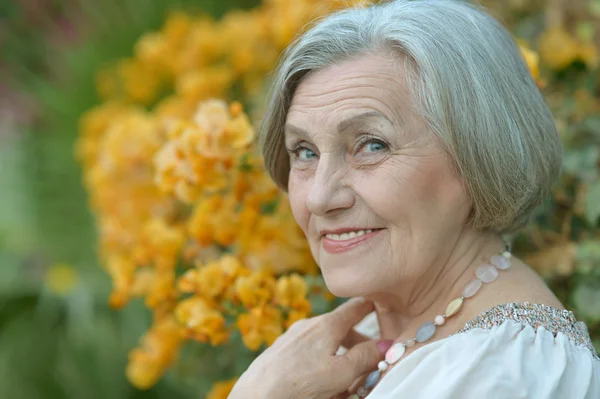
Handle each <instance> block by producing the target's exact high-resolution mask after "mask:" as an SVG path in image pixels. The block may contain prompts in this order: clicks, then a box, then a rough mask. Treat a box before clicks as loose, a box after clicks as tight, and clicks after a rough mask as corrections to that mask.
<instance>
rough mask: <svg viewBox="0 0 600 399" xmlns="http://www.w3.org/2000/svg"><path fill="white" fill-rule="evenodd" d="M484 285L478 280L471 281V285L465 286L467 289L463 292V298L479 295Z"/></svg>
mask: <svg viewBox="0 0 600 399" xmlns="http://www.w3.org/2000/svg"><path fill="white" fill-rule="evenodd" d="M482 285H483V281H481V280H480V279H478V278H477V279H475V280H471V281H469V283H468V284H467V285H465V289H464V290H463V292H462V296H464V297H465V298H471V297H472V296H473V295H475V294H477V291H479V289H480V288H481V286H482Z"/></svg>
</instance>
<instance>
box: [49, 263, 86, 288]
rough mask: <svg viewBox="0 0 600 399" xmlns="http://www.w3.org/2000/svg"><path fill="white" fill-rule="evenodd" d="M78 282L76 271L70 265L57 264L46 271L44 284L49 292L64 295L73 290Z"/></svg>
mask: <svg viewBox="0 0 600 399" xmlns="http://www.w3.org/2000/svg"><path fill="white" fill-rule="evenodd" d="M78 280H79V278H78V276H77V271H76V270H75V269H74V268H73V267H72V266H71V265H68V264H66V263H58V264H55V265H53V266H51V267H50V268H49V269H48V271H47V272H46V277H45V279H44V283H45V285H46V287H48V290H49V291H50V292H53V293H55V294H58V295H66V294H68V293H69V292H71V291H72V290H73V289H74V288H75V286H76V285H77V281H78Z"/></svg>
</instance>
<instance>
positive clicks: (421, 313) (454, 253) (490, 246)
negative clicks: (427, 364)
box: [369, 230, 504, 339]
mask: <svg viewBox="0 0 600 399" xmlns="http://www.w3.org/2000/svg"><path fill="white" fill-rule="evenodd" d="M503 247H504V244H503V241H502V239H501V238H500V236H498V235H497V234H491V233H482V232H476V231H473V230H469V231H463V232H462V234H461V235H460V236H459V237H457V238H456V240H454V241H452V242H449V243H448V244H447V245H446V246H445V247H442V248H440V250H439V251H438V252H437V253H436V254H435V257H433V258H432V260H431V261H428V262H427V265H422V266H423V267H419V270H424V272H423V273H421V274H420V275H418V276H417V277H415V278H413V279H412V280H411V281H405V282H403V283H402V288H401V289H398V285H395V287H393V288H392V289H389V290H385V291H384V292H381V293H378V294H374V295H370V296H369V297H370V299H372V300H373V301H374V303H375V310H376V312H377V317H378V319H379V326H380V329H381V337H382V338H383V339H396V338H397V337H399V336H402V337H404V338H412V337H413V336H414V333H415V331H416V329H417V328H418V326H420V325H421V324H422V323H423V322H425V321H431V320H433V319H434V318H435V316H437V315H440V314H443V312H444V310H445V309H446V306H447V304H448V303H449V302H450V301H451V300H453V299H455V298H457V297H459V296H460V295H461V293H462V290H463V288H464V286H465V285H466V284H467V283H468V282H469V281H470V280H472V279H474V278H475V269H476V268H477V267H478V266H480V265H481V264H483V263H485V262H487V261H488V259H489V257H490V256H491V255H493V254H494V253H497V252H499V251H501V250H502V249H503Z"/></svg>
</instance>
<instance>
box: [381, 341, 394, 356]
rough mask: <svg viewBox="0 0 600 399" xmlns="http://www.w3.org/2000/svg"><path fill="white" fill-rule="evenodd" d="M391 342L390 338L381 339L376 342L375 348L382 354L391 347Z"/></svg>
mask: <svg viewBox="0 0 600 399" xmlns="http://www.w3.org/2000/svg"><path fill="white" fill-rule="evenodd" d="M393 343H394V341H392V340H391V339H382V340H381V341H379V342H377V348H379V351H380V352H381V354H382V355H385V353H386V352H387V351H388V349H390V348H391V347H392V344H393Z"/></svg>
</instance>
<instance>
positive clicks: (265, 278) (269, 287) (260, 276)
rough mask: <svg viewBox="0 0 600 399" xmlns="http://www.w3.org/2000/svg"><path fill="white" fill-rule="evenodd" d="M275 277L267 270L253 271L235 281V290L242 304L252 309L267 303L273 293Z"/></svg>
mask: <svg viewBox="0 0 600 399" xmlns="http://www.w3.org/2000/svg"><path fill="white" fill-rule="evenodd" d="M274 286H275V278H274V277H273V276H272V275H271V274H270V273H269V272H267V271H266V270H258V271H253V272H252V273H250V274H249V275H247V276H240V277H239V278H238V279H237V280H236V282H235V292H236V295H237V297H238V298H239V300H240V301H241V302H242V304H243V305H244V306H245V307H246V308H248V309H250V308H254V307H256V306H262V305H264V304H266V303H267V302H268V301H269V300H270V299H271V297H272V295H273V290H274Z"/></svg>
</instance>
